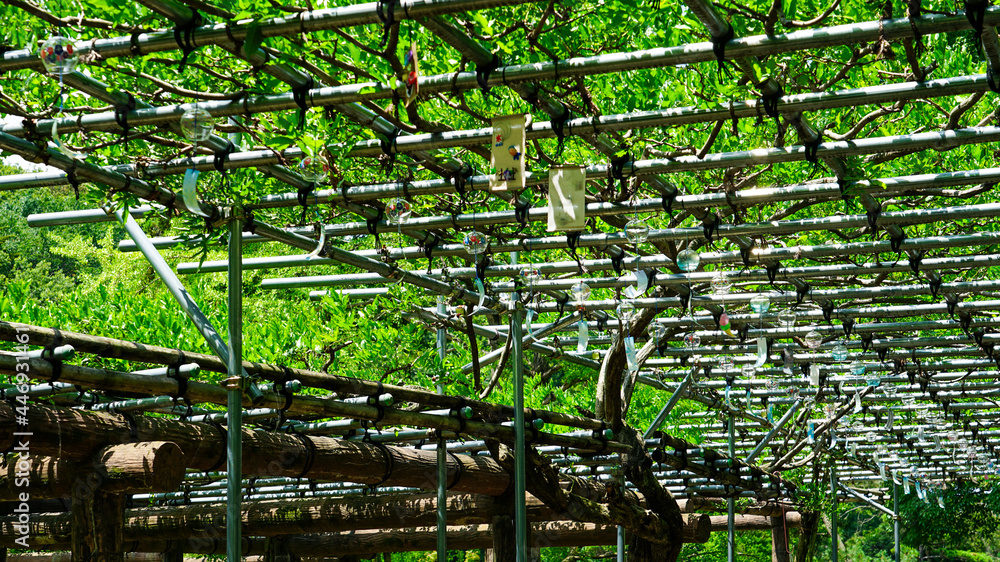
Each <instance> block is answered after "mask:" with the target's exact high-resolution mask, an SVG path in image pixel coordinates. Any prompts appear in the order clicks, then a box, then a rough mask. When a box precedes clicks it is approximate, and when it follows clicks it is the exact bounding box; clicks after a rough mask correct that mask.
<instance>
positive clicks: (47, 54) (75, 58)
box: [38, 35, 83, 160]
mask: <svg viewBox="0 0 1000 562" xmlns="http://www.w3.org/2000/svg"><path fill="white" fill-rule="evenodd" d="M38 55H39V57H40V58H41V59H42V65H43V66H44V67H45V70H46V72H48V73H49V74H52V75H55V76H58V77H59V109H58V111H57V112H56V116H55V118H53V119H52V131H51V135H52V142H53V143H54V144H55V145H56V148H57V149H58V150H59V151H60V152H62V153H63V154H64V155H66V156H67V157H69V158H72V159H74V160H82V159H83V155H82V154H79V153H77V152H75V151H73V150H71V149H70V148H69V147H68V146H66V144H65V143H63V142H62V140H61V139H60V138H59V128H58V124H57V123H58V121H59V119H58V116H60V115H62V112H63V106H64V105H65V103H66V86H65V83H64V81H63V77H64V76H65V75H67V74H72V73H73V72H74V71H75V70H76V66H77V63H79V61H80V55H79V53H78V52H77V48H76V42H75V41H74V40H72V39H70V38H68V37H63V36H62V35H53V36H52V37H49V38H48V39H46V40H45V42H44V43H42V46H41V48H40V49H39V51H38Z"/></svg>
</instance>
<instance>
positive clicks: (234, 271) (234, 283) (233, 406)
mask: <svg viewBox="0 0 1000 562" xmlns="http://www.w3.org/2000/svg"><path fill="white" fill-rule="evenodd" d="M228 369H229V377H230V381H232V379H234V378H235V381H233V382H235V384H233V382H231V383H230V384H229V385H228V403H227V412H226V413H227V415H228V430H227V432H226V433H227V436H228V441H229V443H228V449H227V451H226V478H227V494H226V560H227V562H240V560H242V553H241V552H240V546H241V542H242V541H241V540H240V531H241V529H240V526H241V524H242V522H243V516H242V514H241V510H240V499H241V498H242V496H243V490H242V479H243V435H242V428H243V391H242V387H243V378H242V377H241V376H240V375H241V373H242V371H243V224H242V221H241V220H240V219H239V218H236V217H234V218H233V219H232V220H231V221H230V222H229V365H228Z"/></svg>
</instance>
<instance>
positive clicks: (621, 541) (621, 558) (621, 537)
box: [617, 525, 625, 562]
mask: <svg viewBox="0 0 1000 562" xmlns="http://www.w3.org/2000/svg"><path fill="white" fill-rule="evenodd" d="M617 560H618V562H625V527H622V526H621V525H619V526H618V558H617Z"/></svg>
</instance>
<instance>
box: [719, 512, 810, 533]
mask: <svg viewBox="0 0 1000 562" xmlns="http://www.w3.org/2000/svg"><path fill="white" fill-rule="evenodd" d="M734 521H735V523H736V530H738V531H770V530H771V518H770V517H766V516H764V515H739V514H737V515H736V519H735V520H734ZM785 522H786V524H787V525H788V527H800V526H801V525H802V515H801V514H800V513H798V512H797V511H792V512H789V513H787V514H786V515H785ZM728 525H729V518H728V517H727V516H725V515H713V516H712V532H713V533H714V532H716V531H725V530H727V528H728Z"/></svg>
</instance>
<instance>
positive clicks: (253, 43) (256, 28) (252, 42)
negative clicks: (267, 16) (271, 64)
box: [243, 22, 264, 54]
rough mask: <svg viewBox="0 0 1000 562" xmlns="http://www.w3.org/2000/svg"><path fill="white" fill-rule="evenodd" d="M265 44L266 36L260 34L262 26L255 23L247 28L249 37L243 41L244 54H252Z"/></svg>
mask: <svg viewBox="0 0 1000 562" xmlns="http://www.w3.org/2000/svg"><path fill="white" fill-rule="evenodd" d="M263 42H264V34H262V33H261V32H260V24H259V23H257V22H253V23H252V24H250V26H249V27H247V35H246V37H245V38H244V39H243V52H244V53H247V54H251V53H253V52H255V51H256V50H257V49H259V48H260V45H261V43H263Z"/></svg>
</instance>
